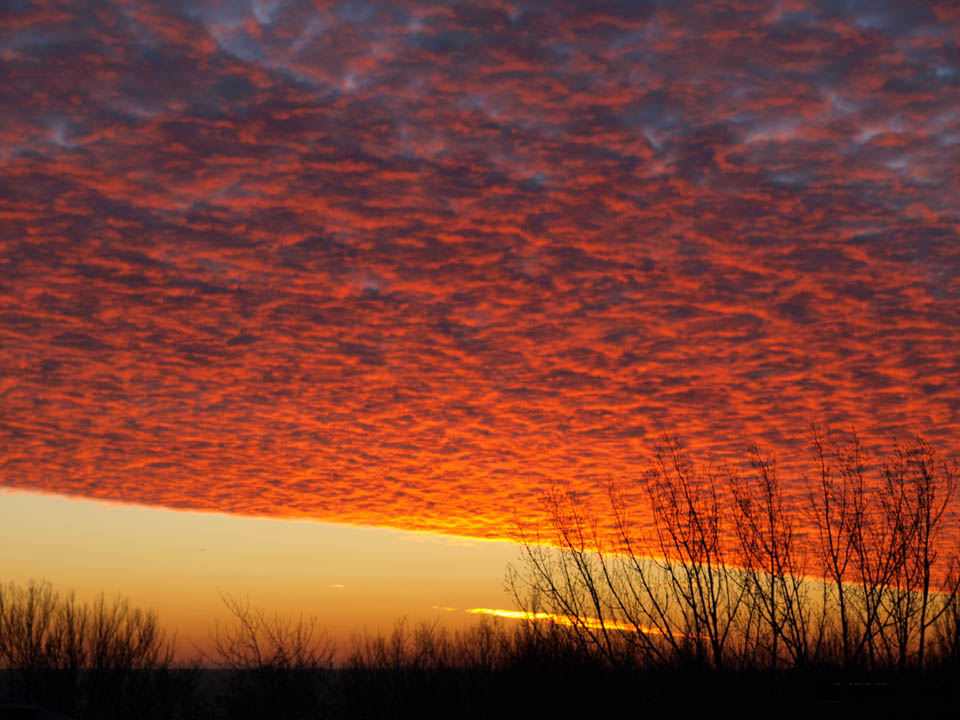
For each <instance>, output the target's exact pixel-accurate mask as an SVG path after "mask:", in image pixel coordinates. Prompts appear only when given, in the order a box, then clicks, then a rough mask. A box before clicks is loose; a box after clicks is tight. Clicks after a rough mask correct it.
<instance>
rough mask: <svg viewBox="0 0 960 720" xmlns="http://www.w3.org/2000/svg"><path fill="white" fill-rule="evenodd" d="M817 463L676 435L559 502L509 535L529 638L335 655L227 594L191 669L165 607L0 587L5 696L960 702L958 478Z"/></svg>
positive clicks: (505, 711)
mask: <svg viewBox="0 0 960 720" xmlns="http://www.w3.org/2000/svg"><path fill="white" fill-rule="evenodd" d="M810 447H811V453H812V456H811V457H812V459H813V463H812V464H811V466H812V467H813V468H815V470H814V471H813V472H812V473H811V474H810V475H808V476H807V477H806V478H804V481H803V482H799V483H798V482H795V481H794V482H791V483H789V484H787V483H784V482H782V481H781V477H780V475H779V474H778V471H777V466H776V463H775V461H774V460H773V458H771V457H770V456H768V455H765V454H764V453H763V452H762V451H760V449H758V448H752V449H751V451H750V453H749V460H748V462H745V463H744V464H743V465H742V466H740V467H738V468H712V467H710V466H707V467H698V466H696V465H694V464H693V463H692V462H691V461H690V459H689V458H688V457H687V456H686V455H685V454H684V452H683V451H682V450H681V447H680V445H679V443H678V442H677V441H676V440H675V439H673V438H669V437H666V438H664V440H663V442H662V443H661V444H660V445H659V446H657V447H656V449H655V453H654V457H653V461H652V463H651V467H650V470H649V472H648V473H647V474H646V475H645V477H643V478H642V479H641V482H640V483H639V484H638V485H635V486H634V487H639V488H640V490H641V494H640V495H639V496H637V495H634V496H632V498H631V499H628V497H627V496H626V495H624V494H622V493H618V492H617V491H616V490H614V489H612V490H611V492H610V495H609V505H608V506H606V507H604V508H596V507H591V506H588V504H587V503H586V502H585V501H583V500H582V499H581V497H580V496H578V495H577V494H575V493H573V492H564V491H561V490H555V491H554V492H552V493H551V494H549V495H548V496H547V498H546V499H545V507H546V509H547V515H546V521H545V522H541V523H538V524H537V525H536V526H534V527H523V528H520V529H519V530H518V533H519V535H518V539H519V540H520V545H519V548H520V560H519V562H518V563H516V564H515V565H514V566H512V567H511V568H509V570H508V573H507V585H508V587H509V588H510V589H511V590H512V591H513V594H514V597H515V599H516V602H517V604H518V606H519V607H521V608H522V609H523V610H525V611H527V612H528V613H529V619H528V620H526V621H521V622H497V621H484V622H482V623H480V624H478V625H477V626H475V627H473V628H470V629H467V630H462V631H455V632H454V631H449V630H447V629H445V628H443V627H441V626H438V625H420V626H417V627H409V626H408V625H406V624H404V623H398V625H397V627H396V629H395V631H394V632H393V633H391V634H389V635H386V636H371V635H367V636H357V637H355V638H354V639H353V642H352V643H351V645H350V647H348V648H341V649H340V651H339V652H337V648H335V647H334V644H333V643H332V641H331V640H330V639H329V637H328V635H327V634H326V633H325V631H324V630H323V629H322V628H321V627H320V626H319V625H318V624H317V622H316V621H314V620H310V619H307V618H304V617H300V618H284V617H279V616H269V615H267V614H265V613H264V612H263V611H261V610H259V609H257V608H255V607H252V606H251V605H249V604H248V603H243V602H239V601H236V600H231V599H225V603H226V607H227V610H228V618H227V622H226V623H222V624H219V625H218V626H217V627H216V628H215V629H214V630H213V637H212V643H211V650H210V651H209V655H208V656H207V657H206V658H205V660H204V662H203V664H202V666H201V664H194V665H184V664H183V663H177V662H175V660H174V657H175V653H174V649H173V642H172V639H171V638H168V637H167V636H165V635H164V633H163V632H162V631H161V629H160V624H159V622H158V619H157V616H156V614H155V613H151V612H145V611H143V610H140V609H137V608H133V607H131V606H130V605H129V604H128V603H127V602H125V601H123V600H115V601H112V602H110V601H106V600H104V599H103V598H101V599H98V600H95V601H93V602H89V603H83V602H79V601H77V600H76V599H75V598H74V597H73V596H72V595H70V594H63V593H60V592H57V591H56V590H54V589H53V588H52V587H51V586H49V585H47V584H42V583H28V584H19V585H18V584H8V585H6V586H0V698H2V696H4V695H6V696H9V697H13V698H18V699H20V700H22V701H24V702H26V703H34V704H36V705H37V706H42V707H44V708H48V709H51V710H55V711H57V712H60V713H62V714H63V715H65V716H67V717H71V718H83V719H84V720H99V719H101V718H143V719H144V720H152V719H153V718H156V719H157V720H160V719H161V718H163V719H171V720H173V719H177V720H218V719H220V718H224V719H229V720H254V719H258V718H270V719H277V720H282V719H284V718H304V719H305V718H418V719H422V718H434V717H436V718H440V717H443V718H450V717H458V718H486V717H521V716H523V717H542V716H557V717H572V716H579V715H587V716H597V715H598V714H600V715H603V714H607V713H612V712H621V711H622V710H623V709H629V710H631V712H632V714H640V713H642V712H644V711H659V710H662V711H664V712H671V713H673V714H677V713H678V712H679V713H680V714H693V713H694V712H697V713H699V712H701V711H713V710H714V709H715V708H716V706H718V705H727V706H728V707H729V708H730V709H732V710H734V711H735V712H737V714H738V715H739V716H741V717H743V716H757V717H759V716H769V715H770V714H771V713H773V712H776V713H778V714H784V713H786V714H796V713H797V712H803V713H808V712H818V713H820V714H824V713H826V714H831V710H832V709H837V708H845V707H847V704H855V705H856V707H857V710H858V711H859V712H861V713H873V714H876V715H881V716H882V715H889V714H890V712H889V711H890V709H891V708H894V707H897V706H898V705H902V706H909V707H912V708H917V707H920V706H923V707H930V706H931V705H933V704H942V703H949V702H953V703H956V702H958V701H960V683H957V678H958V676H960V593H958V588H960V562H958V555H960V548H958V544H957V538H958V534H957V527H956V520H957V516H956V511H957V507H956V503H957V499H958V492H957V479H958V472H957V465H956V464H955V463H954V464H950V463H948V462H947V461H946V460H945V459H943V458H942V457H941V456H940V455H939V454H938V453H937V452H936V450H935V449H934V448H933V447H932V446H931V445H930V444H928V443H926V442H924V441H922V440H916V441H913V442H911V443H909V444H907V445H905V446H894V447H893V448H892V450H891V451H890V453H889V454H888V455H887V456H886V457H884V458H880V459H877V460H871V459H870V458H868V457H867V456H866V453H865V451H864V449H863V447H862V445H861V443H860V442H859V440H858V439H857V438H856V437H855V436H849V437H848V438H847V439H846V440H844V441H840V440H837V439H835V438H833V437H831V436H829V435H825V434H822V433H820V432H818V431H816V430H815V431H814V432H813V434H812V436H811V446H810ZM595 511H596V512H595ZM535 617H536V618H540V619H533V618H535ZM338 657H339V658H340V659H339V661H337V662H335V658H338ZM3 707H4V706H3V703H2V701H0V717H2V714H3ZM17 712H19V711H17ZM17 716H18V717H20V716H24V717H25V716H26V715H23V714H22V713H21V715H17Z"/></svg>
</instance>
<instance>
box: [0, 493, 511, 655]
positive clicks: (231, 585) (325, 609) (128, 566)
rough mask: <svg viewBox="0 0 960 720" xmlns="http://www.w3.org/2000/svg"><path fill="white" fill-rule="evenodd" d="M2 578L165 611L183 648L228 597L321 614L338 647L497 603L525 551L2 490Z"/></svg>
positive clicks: (218, 617)
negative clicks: (404, 623)
mask: <svg viewBox="0 0 960 720" xmlns="http://www.w3.org/2000/svg"><path fill="white" fill-rule="evenodd" d="M0 547H3V548H4V549H5V552H4V553H3V554H2V555H0V582H3V583H5V582H10V581H13V582H18V583H24V582H27V581H29V580H38V581H48V582H50V583H51V584H52V585H53V587H54V588H55V589H56V590H58V591H64V592H71V591H72V592H75V593H76V595H77V596H78V598H80V599H85V600H86V599H92V598H93V597H95V596H97V595H99V594H100V593H104V594H105V595H106V596H107V597H112V596H115V595H118V594H119V595H122V596H124V597H126V598H127V599H128V600H129V601H130V602H131V603H132V604H134V605H136V606H139V607H143V608H146V609H153V610H156V611H157V612H158V613H159V615H160V620H161V622H162V623H163V625H164V627H165V628H167V629H168V630H169V631H170V632H171V633H173V632H176V633H177V647H178V649H179V650H180V653H181V655H183V656H192V655H195V654H196V653H197V652H200V651H203V650H205V649H207V648H209V646H210V645H209V640H210V631H211V629H212V628H213V626H214V624H215V623H216V622H217V621H221V622H222V621H224V620H229V615H228V613H227V610H226V607H225V606H224V604H223V600H222V597H233V598H249V600H250V603H251V604H252V605H254V606H256V607H258V608H262V609H263V610H264V611H265V612H266V613H268V614H269V615H274V614H280V615H285V616H299V615H300V614H303V615H304V616H313V617H316V619H317V624H318V626H320V627H324V628H326V629H327V630H328V632H329V633H330V635H331V636H332V637H333V638H334V639H335V640H336V641H337V642H338V645H339V646H340V647H344V648H345V647H347V646H348V645H349V641H350V637H351V635H352V634H353V633H363V632H364V631H370V632H380V631H385V632H386V631H389V630H390V629H392V628H393V627H394V625H395V623H396V621H397V619H398V618H401V617H405V618H406V619H407V620H408V621H411V622H419V621H429V620H434V619H436V618H438V617H439V616H440V613H444V614H443V620H444V623H445V624H447V625H449V626H456V625H466V624H468V623H469V622H472V616H470V615H468V614H466V613H453V614H450V613H445V611H443V610H438V609H437V608H454V607H460V608H463V607H470V606H472V605H477V604H480V603H483V602H486V603H488V604H495V603H498V602H501V601H502V600H503V598H504V595H505V593H504V590H503V578H504V573H505V570H506V566H507V563H509V562H512V561H515V560H516V559H517V547H516V546H515V545H512V544H510V543H506V542H492V541H472V540H467V539H465V538H460V537H447V536H443V535H432V534H429V533H411V532H404V531H400V530H389V529H384V528H372V527H360V526H350V525H337V524H333V523H322V522H314V521H309V520H286V519H284V520H279V519H271V518H263V517H243V516H235V515H224V514H217V513H198V512H184V511H175V510H166V509H159V508H150V507H143V506H135V505H121V504H117V503H104V502H98V501H92V500H80V499H74V498H68V497H62V496H56V495H46V494H39V493H31V492H20V491H8V490H4V491H0Z"/></svg>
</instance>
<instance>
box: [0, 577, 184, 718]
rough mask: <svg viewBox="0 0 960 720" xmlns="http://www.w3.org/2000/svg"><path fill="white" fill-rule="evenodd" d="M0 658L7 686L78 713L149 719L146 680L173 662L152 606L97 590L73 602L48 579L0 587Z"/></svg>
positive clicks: (150, 687)
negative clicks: (92, 597)
mask: <svg viewBox="0 0 960 720" xmlns="http://www.w3.org/2000/svg"><path fill="white" fill-rule="evenodd" d="M0 663H2V665H3V666H4V667H6V668H7V669H8V671H9V673H8V677H9V679H10V681H11V684H12V688H11V690H12V691H13V693H14V694H15V695H19V696H23V697H26V698H27V699H31V700H34V701H36V702H39V703H41V704H43V705H44V706H46V707H50V708H52V709H55V710H59V711H61V712H65V713H68V714H81V715H82V716H83V717H84V718H99V717H115V716H123V715H125V714H128V713H130V712H134V711H135V712H139V713H140V715H141V716H144V717H149V716H150V711H149V710H148V709H145V708H144V707H141V708H140V709H139V710H135V708H137V707H139V706H148V705H149V703H150V701H151V699H152V694H153V683H154V681H156V680H157V679H158V676H159V675H160V674H163V673H168V672H169V671H171V669H172V665H173V646H172V643H170V642H168V641H167V638H166V636H165V633H164V632H163V630H162V629H161V627H160V623H159V619H158V617H157V614H156V613H155V612H149V611H144V610H141V609H139V608H134V607H131V606H130V604H129V603H128V602H127V601H126V600H124V599H122V598H117V599H115V600H113V601H107V600H105V599H104V597H103V596H102V595H101V596H100V597H99V598H97V599H96V600H94V601H93V602H92V603H81V602H79V601H77V600H76V598H75V597H74V596H73V594H61V593H59V592H57V591H55V590H54V589H53V588H52V586H51V585H49V584H48V583H38V582H29V583H27V584H26V585H17V584H14V583H10V584H8V585H6V586H3V587H0Z"/></svg>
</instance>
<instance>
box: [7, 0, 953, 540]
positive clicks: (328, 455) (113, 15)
mask: <svg viewBox="0 0 960 720" xmlns="http://www.w3.org/2000/svg"><path fill="white" fill-rule="evenodd" d="M0 13H2V14H0V27H2V32H0V104H2V110H3V123H2V126H0V167H2V174H0V436H2V446H0V447H2V450H0V453H2V482H3V483H4V484H5V485H7V486H10V487H19V488H28V489H43V490H50V491H55V492H63V493H72V494H78V495H83V496H87V497H96V498H112V499H119V500H126V501H136V502H143V503H155V504H161V505H166V506H172V507H190V508H200V509H204V508H207V509H218V510H227V511H236V512H243V513H255V514H272V515H297V516H304V515H306V516H313V517H318V518H325V519H339V520H346V521H351V522H368V523H376V524H388V525H394V526H399V527H411V528H423V529H442V530H447V531H453V532H462V533H466V534H479V535H499V534H502V533H503V531H504V530H503V522H504V520H505V519H509V518H510V517H512V513H513V511H514V509H519V510H520V511H521V512H524V511H526V510H530V509H532V508H534V507H536V502H537V501H536V499H537V497H538V494H539V492H540V490H541V489H542V488H543V486H544V484H545V483H546V481H547V480H548V478H556V479H560V480H569V481H576V482H578V483H580V484H581V486H582V487H583V488H585V489H586V490H587V491H590V489H591V488H594V489H595V488H599V487H600V485H601V484H602V483H603V482H605V481H607V480H608V479H621V480H623V479H627V480H629V479H630V478H631V477H635V476H636V474H637V473H638V472H639V471H640V469H641V468H642V467H643V466H644V464H645V461H644V453H645V452H646V451H647V450H648V449H649V441H650V440H651V439H653V438H656V437H657V435H658V434H659V428H660V427H661V425H662V426H665V427H668V428H669V429H671V430H675V431H677V432H678V433H679V434H680V435H681V436H683V437H684V438H685V439H686V440H687V441H689V442H690V443H691V444H692V445H694V446H696V447H699V448H702V449H703V450H705V451H710V452H712V453H714V454H717V455H723V454H724V453H729V452H733V451H737V452H739V448H740V447H742V439H743V438H744V437H745V436H749V437H751V438H755V439H761V440H764V441H766V442H768V443H770V444H771V445H772V446H773V447H774V448H777V449H781V450H784V451H785V452H789V448H791V447H796V446H797V443H801V444H802V438H803V432H804V428H805V427H807V425H808V424H809V422H810V421H811V420H818V421H821V422H826V423H832V424H835V425H840V426H849V425H856V426H857V427H858V428H859V429H861V431H864V432H867V433H876V434H877V435H878V436H882V437H890V436H893V435H899V436H900V437H904V436H905V434H906V433H909V432H915V431H920V432H922V433H924V434H925V435H927V436H928V437H929V438H930V439H931V440H933V441H934V442H938V443H941V444H946V445H951V444H952V445H953V446H954V447H955V446H956V445H955V444H956V442H957V440H958V438H960V393H958V391H957V388H958V386H960V242H958V240H960V236H958V219H960V218H958V214H960V210H958V208H960V184H958V183H960V180H958V175H960V174H958V172H957V168H958V167H960V46H958V38H960V11H958V7H957V6H956V5H955V4H952V3H941V4H940V5H939V6H938V5H937V4H934V3H930V4H913V5H908V4H906V3H896V2H883V1H882V0H871V1H869V2H867V1H866V0H864V1H863V2H856V1H853V0H851V1H848V2H822V3H819V4H815V3H799V2H790V1H789V0H784V2H779V3H773V4H766V3H751V2H734V3H698V4H695V5H688V4H685V3H672V2H671V3H666V2H664V3H657V2H591V3H564V2H551V3H546V2H523V3H516V4H509V3H506V2H500V3H476V2H470V3H463V4H436V5H428V4H419V3H417V4H414V3H402V2H390V3H379V4H378V3H372V2H362V1H360V0H357V1H354V2H346V3H340V4H336V3H331V2H324V1H323V0H316V1H314V2H296V1H291V2H282V1H275V2H241V1H239V0H237V1H236V2H233V1H229V0H227V1H224V2H218V3H204V2H184V3H176V2H156V3H152V4H151V3H132V2H129V3H125V2H116V3H108V2H83V3H74V2H46V1H43V0H15V1H14V2H12V3H11V2H6V3H4V4H3V8H2V10H0Z"/></svg>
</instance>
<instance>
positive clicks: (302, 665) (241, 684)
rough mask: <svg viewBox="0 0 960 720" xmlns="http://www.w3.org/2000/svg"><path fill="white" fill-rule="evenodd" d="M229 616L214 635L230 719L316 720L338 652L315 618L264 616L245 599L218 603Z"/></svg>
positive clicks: (216, 662) (210, 657) (217, 663)
mask: <svg viewBox="0 0 960 720" xmlns="http://www.w3.org/2000/svg"><path fill="white" fill-rule="evenodd" d="M222 599H223V602H224V604H225V605H226V607H227V610H229V612H230V615H231V622H230V623H229V624H225V625H224V624H220V623H217V625H216V627H215V628H214V630H213V632H212V638H211V640H212V644H213V653H212V654H211V655H208V658H209V659H211V660H212V661H213V662H214V663H215V664H216V665H217V666H218V667H220V668H222V669H224V670H227V671H230V679H229V696H228V697H227V698H226V700H227V702H226V705H227V710H228V713H229V714H230V717H232V718H261V717H289V718H300V717H314V716H315V715H316V714H317V713H319V712H320V710H321V709H322V707H323V702H324V697H323V694H322V691H323V689H324V681H325V679H326V673H327V671H328V670H329V669H330V667H331V665H332V662H333V657H334V653H335V651H336V647H335V645H334V643H333V642H332V640H330V638H329V637H328V636H327V634H326V632H325V631H322V630H319V629H318V628H317V621H316V619H314V618H305V617H303V616H300V617H296V618H294V617H285V616H282V615H272V616H268V615H267V614H266V613H265V612H264V611H263V610H261V609H259V608H255V607H253V606H252V605H251V604H250V602H249V600H246V601H241V600H238V599H235V598H228V597H224V598H222Z"/></svg>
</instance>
